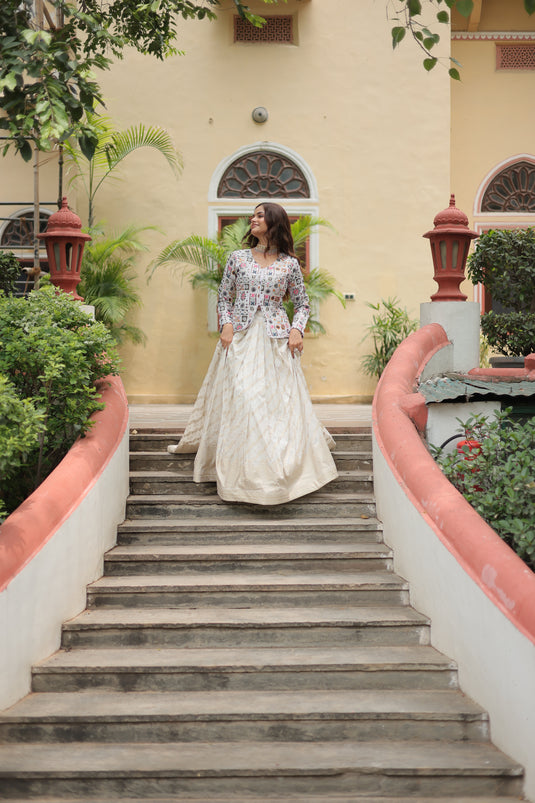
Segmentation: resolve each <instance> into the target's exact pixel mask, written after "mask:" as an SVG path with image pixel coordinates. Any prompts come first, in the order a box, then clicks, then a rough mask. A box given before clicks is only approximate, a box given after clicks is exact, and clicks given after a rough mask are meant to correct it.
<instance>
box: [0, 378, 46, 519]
mask: <svg viewBox="0 0 535 803" xmlns="http://www.w3.org/2000/svg"><path fill="white" fill-rule="evenodd" d="M44 428H45V424H44V421H43V414H42V413H39V412H38V411H37V410H36V409H35V407H34V405H33V404H32V402H31V400H30V399H21V398H20V397H19V396H18V395H17V392H16V390H15V388H14V387H13V385H12V384H11V383H10V382H9V381H8V380H7V378H6V377H5V376H3V375H2V374H0V477H1V478H2V482H6V481H7V480H11V479H12V478H13V477H14V476H16V474H17V473H18V471H20V469H21V467H22V466H24V464H25V463H26V461H27V459H28V456H29V454H31V452H35V451H36V450H37V449H38V448H39V435H40V434H41V433H42V432H43V430H44ZM6 512H7V510H6V508H5V505H4V503H3V500H2V499H1V498H0V520H1V519H2V518H4V516H5V515H6Z"/></svg>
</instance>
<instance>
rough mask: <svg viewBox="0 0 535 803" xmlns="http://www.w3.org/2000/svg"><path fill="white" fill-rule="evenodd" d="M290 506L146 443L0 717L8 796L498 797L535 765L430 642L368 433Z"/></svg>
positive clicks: (150, 435)
mask: <svg viewBox="0 0 535 803" xmlns="http://www.w3.org/2000/svg"><path fill="white" fill-rule="evenodd" d="M333 434H334V435H335V438H336V441H337V451H336V453H335V457H336V461H337V464H338V468H339V472H340V476H339V479H338V480H336V481H334V482H333V483H331V484H330V485H329V486H327V487H326V488H324V489H322V490H321V491H319V492H316V493H314V494H311V495H310V496H308V497H306V498H302V499H298V500H295V501H294V502H291V503H288V504H285V505H280V506H278V507H276V508H264V509H259V508H255V507H254V506H246V505H237V504H231V503H225V502H222V501H221V500H220V499H219V498H218V497H217V495H216V493H215V486H214V485H213V484H210V483H206V484H204V485H203V484H201V485H195V484H194V483H193V482H192V479H191V477H192V460H193V457H192V456H188V455H176V456H171V455H168V454H167V453H166V451H165V447H166V445H167V444H168V443H170V442H174V441H176V439H177V434H176V433H173V434H169V433H167V434H165V433H164V434H162V433H154V432H150V431H144V432H138V433H137V434H135V435H132V437H131V449H132V454H131V496H130V497H129V499H128V508H127V520H126V521H125V522H124V524H122V525H121V526H120V527H119V532H118V545H117V546H116V547H115V548H114V549H112V550H111V551H110V552H109V553H108V555H107V556H106V560H105V574H104V577H102V578H101V579H100V580H98V581H97V582H95V583H93V584H92V585H91V586H90V587H89V588H88V592H87V603H88V607H87V609H86V611H84V612H83V613H82V614H81V615H80V616H77V617H76V618H75V619H73V620H71V621H69V622H66V623H65V625H64V627H63V644H62V647H63V648H62V649H61V650H60V651H59V652H58V653H56V654H55V655H53V656H52V657H51V658H49V659H48V660H46V661H44V662H42V663H41V664H39V665H38V666H36V667H35V668H34V671H33V692H32V694H30V695H29V696H28V697H27V698H26V699H24V700H22V701H21V702H19V703H18V704H16V705H15V706H13V707H12V708H11V709H9V710H8V711H5V712H4V713H3V714H2V715H0V742H1V746H0V798H1V799H5V800H12V801H13V800H19V801H20V800H41V801H47V803H52V801H56V800H57V801H59V800H61V801H78V802H79V801H91V803H97V801H99V803H104V802H106V803H108V802H109V801H121V803H127V801H133V800H140V799H141V800H144V801H159V803H165V802H166V801H167V803H170V801H174V802H175V803H176V801H181V803H233V802H235V803H263V802H264V801H274V800H275V801H289V802H290V801H292V802H294V803H297V802H299V803H335V801H336V802H337V803H349V802H350V801H357V802H358V803H366V801H372V800H373V801H374V803H387V802H388V803H402V801H411V803H416V801H419V803H423V801H427V800H430V799H432V800H434V801H436V803H438V801H450V803H452V801H456V803H460V801H464V800H465V799H466V800H467V801H468V800H469V801H470V803H483V801H493V803H505V801H510V802H511V803H512V801H513V800H518V799H519V798H520V797H521V794H522V776H523V773H522V769H521V767H519V766H518V765H516V764H515V763H514V762H513V761H511V760H510V759H509V758H507V757H506V756H504V755H503V754H502V753H500V752H499V751H498V750H496V749H495V748H494V747H493V746H492V744H491V743H490V742H489V723H488V717H487V715H486V714H485V712H484V711H482V710H481V709H480V708H479V707H478V706H477V705H475V704H474V703H473V702H472V701H471V700H469V699H467V698H466V697H465V696H463V694H462V693H461V691H460V690H459V689H458V685H457V671H456V667H455V665H454V664H453V663H452V661H450V660H449V659H448V658H447V657H445V656H444V655H441V654H440V653H438V652H437V651H436V650H435V649H433V648H432V647H431V646H430V643H429V642H430V639H429V630H430V623H429V621H428V620H427V619H426V618H425V617H424V616H422V615H421V614H419V613H418V612H417V611H415V610H413V609H412V608H411V607H410V605H409V591H408V587H407V583H406V582H405V581H404V580H403V579H402V578H400V577H399V576H397V575H396V574H394V573H393V571H392V555H391V552H390V550H389V549H388V548H387V547H386V546H385V544H384V543H383V541H382V536H381V528H380V525H379V523H378V521H377V520H376V518H375V506H374V499H373V490H372V465H371V441H370V433H369V431H366V430H356V429H355V430H351V431H345V432H335V433H333Z"/></svg>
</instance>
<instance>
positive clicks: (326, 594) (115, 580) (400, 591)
mask: <svg viewBox="0 0 535 803" xmlns="http://www.w3.org/2000/svg"><path fill="white" fill-rule="evenodd" d="M408 588H409V587H408V584H407V582H406V581H405V580H403V579H402V578H400V577H398V575H395V574H393V573H392V572H386V571H385V572H369V573H367V572H356V573H349V572H347V573H344V574H340V573H332V574H327V573H325V572H324V573H321V574H320V573H314V572H310V573H308V574H307V573H305V572H285V573H284V574H283V573H271V574H268V573H265V574H258V573H254V572H250V573H245V572H242V573H237V572H226V573H225V572H218V573H216V574H209V573H205V574H203V575H201V574H195V575H193V574H192V575H180V576H177V575H176V574H175V575H170V574H167V575H160V574H155V575H132V576H128V577H102V578H101V579H100V580H96V581H95V582H94V583H91V585H89V586H88V588H87V605H88V607H89V608H95V607H102V606H112V607H117V606H125V607H130V606H134V607H137V606H140V607H158V608H162V607H168V608H192V607H199V606H201V605H208V606H213V605H217V606H218V605H222V606H224V607H232V608H235V607H243V606H245V607H251V606H254V605H267V606H271V607H276V608H280V607H286V606H289V607H294V606H299V605H305V606H307V605H316V604H317V601H318V594H321V601H322V604H323V605H396V604H401V605H407V604H408V601H409V599H408V593H409V592H408Z"/></svg>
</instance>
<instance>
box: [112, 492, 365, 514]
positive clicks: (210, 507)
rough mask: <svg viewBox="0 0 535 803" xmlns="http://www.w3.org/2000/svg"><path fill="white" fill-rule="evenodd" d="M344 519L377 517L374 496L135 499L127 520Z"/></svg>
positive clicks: (130, 499) (158, 496)
mask: <svg viewBox="0 0 535 803" xmlns="http://www.w3.org/2000/svg"><path fill="white" fill-rule="evenodd" d="M338 514H340V515H341V516H343V517H344V518H347V517H355V518H356V517H358V516H361V515H363V514H364V515H366V516H375V514H376V511H375V498H374V497H373V495H371V494H356V493H328V492H327V491H315V492H314V493H312V494H309V495H308V496H302V497H300V498H299V499H294V500H293V501H292V502H287V503H286V504H282V505H271V506H269V507H262V506H260V505H250V504H245V503H243V502H224V501H223V500H221V499H219V497H212V496H203V495H202V494H183V495H182V494H169V495H166V494H152V495H151V496H148V495H141V496H139V495H137V496H136V495H132V496H129V497H128V499H127V501H126V516H127V518H129V519H135V518H176V517H177V516H179V517H181V516H184V517H187V518H192V517H197V516H202V517H208V518H210V517H213V516H217V517H218V518H220V519H226V518H227V517H230V518H242V517H243V518H253V519H254V518H256V519H257V520H258V519H259V518H260V517H262V518H274V519H276V518H283V519H286V518H299V517H300V516H305V517H306V518H311V517H316V518H324V517H325V518H332V517H333V516H336V515H338Z"/></svg>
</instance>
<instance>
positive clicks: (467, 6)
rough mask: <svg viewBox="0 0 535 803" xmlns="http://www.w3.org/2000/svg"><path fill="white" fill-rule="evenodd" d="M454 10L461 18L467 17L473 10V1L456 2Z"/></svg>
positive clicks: (462, 0)
mask: <svg viewBox="0 0 535 803" xmlns="http://www.w3.org/2000/svg"><path fill="white" fill-rule="evenodd" d="M455 8H456V9H457V11H458V12H459V14H462V16H463V17H469V16H470V14H471V13H472V11H473V10H474V0H457V2H456V4H455Z"/></svg>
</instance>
